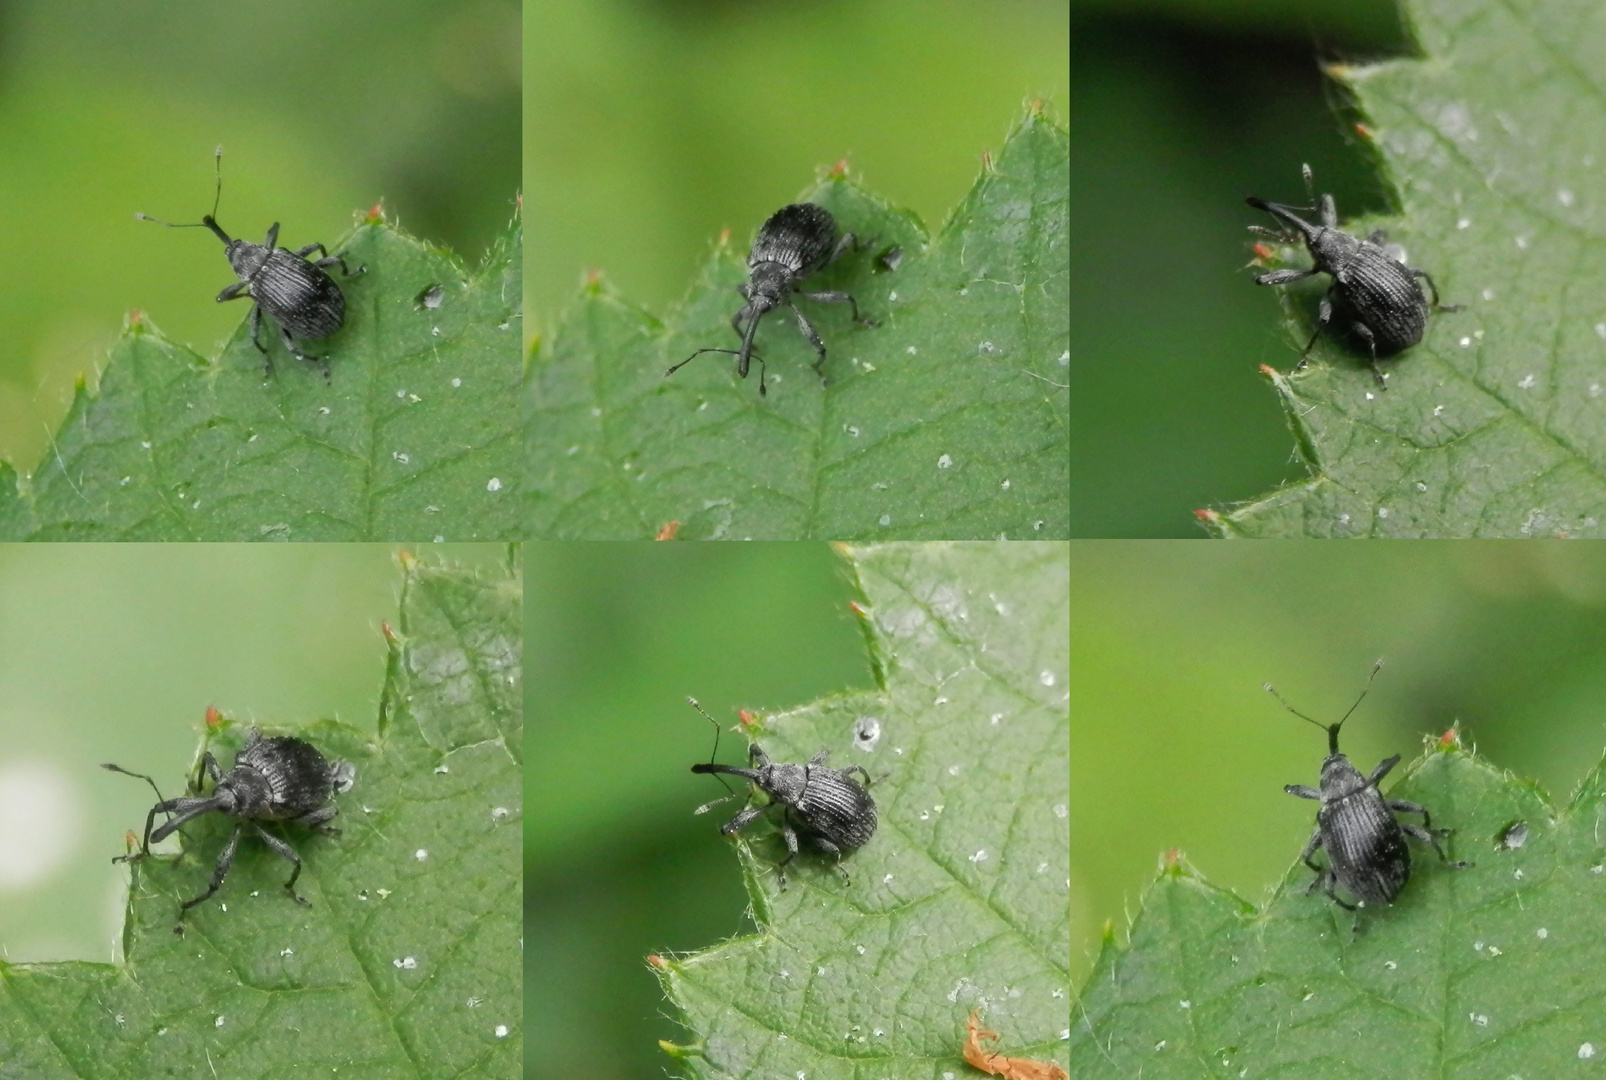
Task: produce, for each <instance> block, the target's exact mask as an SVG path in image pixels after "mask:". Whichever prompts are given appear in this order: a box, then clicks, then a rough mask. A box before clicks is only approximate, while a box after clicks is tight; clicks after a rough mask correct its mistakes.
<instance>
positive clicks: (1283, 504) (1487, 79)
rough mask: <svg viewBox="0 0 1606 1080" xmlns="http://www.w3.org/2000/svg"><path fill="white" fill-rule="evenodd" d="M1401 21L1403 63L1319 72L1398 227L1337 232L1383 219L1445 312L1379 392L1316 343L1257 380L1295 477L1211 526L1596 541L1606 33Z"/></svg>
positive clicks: (1564, 19) (1501, 7)
mask: <svg viewBox="0 0 1606 1080" xmlns="http://www.w3.org/2000/svg"><path fill="white" fill-rule="evenodd" d="M1406 11H1407V14H1408V15H1409V16H1410V19H1411V21H1414V22H1415V25H1416V30H1417V37H1418V40H1419V41H1420V42H1421V44H1422V47H1423V51H1424V52H1425V54H1426V56H1425V58H1424V59H1421V60H1414V59H1413V60H1401V61H1392V62H1388V63H1383V64H1378V65H1375V66H1366V67H1344V68H1335V69H1333V71H1332V73H1333V74H1334V75H1335V76H1336V77H1337V78H1339V79H1340V80H1341V81H1342V82H1343V83H1344V84H1345V85H1347V86H1348V87H1349V88H1350V89H1351V91H1352V92H1353V93H1354V95H1355V97H1356V99H1357V102H1358V104H1359V107H1360V109H1361V110H1363V111H1364V114H1365V123H1366V126H1367V128H1368V129H1369V131H1370V132H1371V137H1372V138H1373V139H1375V145H1376V147H1377V150H1378V152H1379V153H1380V155H1381V157H1382V161H1383V164H1384V167H1385V175H1386V176H1387V177H1388V178H1389V179H1390V180H1392V181H1393V182H1394V183H1395V184H1396V185H1397V187H1398V188H1399V196H1400V200H1401V204H1402V207H1403V214H1402V216H1401V218H1400V219H1399V220H1398V221H1387V222H1374V221H1367V222H1364V223H1352V224H1349V225H1346V228H1353V229H1354V230H1355V231H1359V232H1365V231H1367V230H1370V229H1371V228H1372V227H1373V226H1375V225H1378V224H1386V225H1388V226H1389V227H1390V232H1391V237H1392V239H1394V240H1397V241H1400V242H1403V244H1404V245H1405V247H1406V249H1407V251H1408V253H1409V258H1410V263H1411V265H1413V266H1418V267H1421V268H1423V269H1425V270H1427V271H1429V272H1430V273H1431V274H1432V275H1433V277H1434V280H1435V281H1436V282H1437V284H1438V286H1439V289H1440V291H1441V292H1442V293H1443V296H1444V299H1445V301H1446V302H1455V303H1460V304H1464V305H1466V310H1464V311H1461V312H1457V313H1439V314H1437V315H1435V316H1433V317H1432V319H1431V320H1430V322H1429V326H1428V333H1427V336H1426V337H1425V338H1424V339H1423V342H1422V344H1421V345H1419V346H1417V347H1416V348H1414V349H1412V350H1410V351H1409V352H1407V353H1406V354H1404V356H1403V357H1402V358H1401V359H1400V360H1399V361H1397V362H1395V363H1393V364H1392V371H1393V374H1392V376H1391V377H1390V379H1389V388H1388V390H1387V391H1386V392H1379V391H1378V390H1377V388H1376V386H1375V385H1374V384H1373V383H1372V381H1371V378H1370V376H1369V374H1368V373H1367V371H1366V369H1365V368H1364V367H1363V366H1362V365H1361V363H1360V362H1359V360H1358V359H1357V357H1356V355H1355V353H1354V352H1353V351H1352V350H1348V349H1346V347H1345V346H1344V345H1342V344H1340V343H1334V342H1327V343H1325V344H1323V343H1320V342H1319V343H1318V345H1317V349H1316V352H1315V353H1313V356H1314V357H1315V360H1314V361H1313V363H1312V365H1311V366H1310V367H1309V368H1308V369H1307V370H1306V371H1305V372H1303V373H1296V374H1294V375H1291V376H1276V377H1274V379H1273V383H1274V385H1275V386H1276V388H1277V392H1278V393H1279V394H1280V395H1281V396H1282V399H1283V403H1284V406H1285V408H1286V409H1287V411H1288V415H1289V418H1290V422H1291V424H1292V425H1293V426H1294V429H1295V433H1296V435H1297V437H1298V440H1299V444H1300V447H1301V450H1302V452H1303V453H1304V454H1305V456H1306V458H1307V460H1308V461H1309V462H1310V464H1311V467H1312V470H1313V473H1314V477H1313V479H1311V480H1310V481H1307V482H1305V483H1300V484H1295V485H1292V486H1290V487H1287V488H1284V489H1282V490H1280V491H1277V492H1274V493H1273V494H1271V495H1269V496H1267V497H1266V498H1265V499H1263V500H1261V501H1258V502H1254V503H1250V504H1247V505H1245V506H1242V507H1239V508H1237V509H1235V510H1233V511H1232V512H1231V513H1227V514H1223V515H1219V516H1217V518H1216V520H1215V521H1213V522H1212V524H1213V525H1214V526H1215V528H1216V530H1217V531H1218V532H1220V533H1222V534H1224V535H1229V536H1293V535H1300V536H1334V537H1342V536H1509V537H1520V536H1556V535H1569V536H1595V535H1601V534H1602V533H1603V532H1606V525H1603V522H1606V396H1603V393H1602V388H1603V386H1606V377H1603V376H1602V374H1601V364H1602V357H1603V355H1606V340H1603V338H1606V329H1602V328H1601V327H1602V326H1603V325H1606V324H1602V323H1601V320H1602V318H1603V317H1606V310H1602V307H1601V304H1600V302H1599V300H1598V299H1597V297H1598V296H1599V294H1600V292H1601V290H1602V289H1603V288H1606V244H1603V243H1602V242H1601V239H1600V233H1601V226H1602V222H1603V221H1606V217H1603V215H1606V177H1603V175H1602V173H1601V170H1600V168H1599V167H1598V165H1597V164H1596V158H1595V155H1597V154H1598V153H1599V152H1600V146H1601V143H1602V139H1603V138H1606V114H1603V113H1602V111H1601V108H1600V97H1601V87H1600V85H1599V83H1598V81H1597V80H1596V79H1595V78H1594V77H1593V75H1592V74H1591V73H1593V72H1597V71H1600V70H1602V68H1603V65H1606V38H1602V37H1601V36H1600V35H1598V34H1595V33H1590V32H1583V31H1582V30H1581V26H1580V22H1579V15H1578V13H1577V12H1576V11H1575V9H1574V5H1571V4H1567V3H1557V2H1554V0H1512V2H1511V3H1506V4H1472V5H1468V4H1464V3H1458V2H1456V0H1413V2H1411V3H1408V4H1407V5H1406ZM1290 179H1291V180H1293V181H1294V183H1295V184H1296V185H1297V180H1295V179H1294V177H1293V176H1292V169H1291V170H1290ZM1273 194H1276V193H1273ZM1323 280H1325V279H1323ZM1313 305H1314V293H1311V294H1302V295H1301V296H1300V298H1299V299H1298V300H1297V301H1296V306H1297V307H1298V309H1299V310H1300V311H1301V312H1305V313H1306V318H1303V319H1298V320H1295V322H1294V325H1293V327H1292V328H1291V329H1292V331H1293V332H1295V333H1298V334H1306V336H1308V332H1307V330H1306V328H1307V327H1309V326H1311V325H1313V323H1312V322H1311V321H1310V320H1309V315H1308V312H1307V309H1309V308H1313ZM1299 340H1300V341H1301V342H1303V341H1304V337H1303V336H1301V337H1300V338H1299Z"/></svg>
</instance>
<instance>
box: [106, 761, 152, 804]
mask: <svg viewBox="0 0 1606 1080" xmlns="http://www.w3.org/2000/svg"><path fill="white" fill-rule="evenodd" d="M101 768H103V769H107V770H109V771H111V772H120V773H122V774H123V775H124V776H132V777H134V778H135V779H136V780H143V781H145V782H146V783H147V784H149V785H150V786H151V790H152V791H154V792H156V801H157V802H166V801H167V799H166V798H165V797H164V796H163V795H162V789H161V788H159V787H157V786H156V781H155V780H152V779H151V778H150V777H148V776H146V775H145V774H144V773H137V772H129V771H128V770H127V769H125V768H123V767H122V766H121V765H113V764H112V763H111V762H106V763H105V764H103V765H102V766H101Z"/></svg>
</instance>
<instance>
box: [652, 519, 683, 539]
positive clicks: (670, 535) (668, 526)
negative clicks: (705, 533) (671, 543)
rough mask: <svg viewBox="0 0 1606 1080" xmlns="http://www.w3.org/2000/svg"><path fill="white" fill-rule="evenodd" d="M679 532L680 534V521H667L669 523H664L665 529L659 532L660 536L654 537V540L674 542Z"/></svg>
mask: <svg viewBox="0 0 1606 1080" xmlns="http://www.w3.org/2000/svg"><path fill="white" fill-rule="evenodd" d="M678 532H680V522H678V521H667V522H665V523H664V526H663V528H661V529H659V530H658V535H657V536H654V537H653V539H654V540H673V539H674V538H675V534H676V533H678Z"/></svg>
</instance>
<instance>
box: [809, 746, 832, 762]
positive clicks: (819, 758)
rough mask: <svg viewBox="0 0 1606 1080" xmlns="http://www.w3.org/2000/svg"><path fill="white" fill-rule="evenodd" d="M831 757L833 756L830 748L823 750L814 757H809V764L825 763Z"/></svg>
mask: <svg viewBox="0 0 1606 1080" xmlns="http://www.w3.org/2000/svg"><path fill="white" fill-rule="evenodd" d="M830 758H831V751H829V750H821V751H820V752H819V753H818V754H815V755H814V756H813V757H811V758H809V764H810V765H824V764H825V763H826V762H827V761H829V760H830Z"/></svg>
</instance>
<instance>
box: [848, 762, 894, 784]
mask: <svg viewBox="0 0 1606 1080" xmlns="http://www.w3.org/2000/svg"><path fill="white" fill-rule="evenodd" d="M854 769H858V770H859V775H860V776H862V777H864V786H865V787H869V786H870V785H871V784H873V783H875V781H874V780H872V779H870V770H869V769H866V768H865V767H864V766H863V765H849V766H848V767H847V768H845V769H843V770H842V771H843V772H845V773H851V772H852V771H853V770H854ZM881 779H883V780H885V779H886V777H885V776H883V777H882V778H881Z"/></svg>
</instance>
